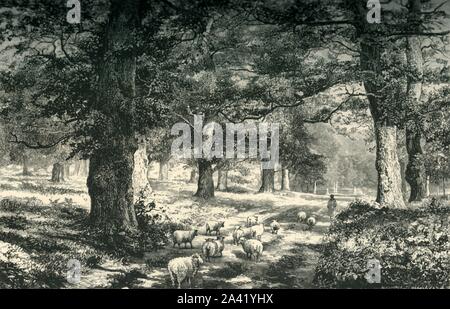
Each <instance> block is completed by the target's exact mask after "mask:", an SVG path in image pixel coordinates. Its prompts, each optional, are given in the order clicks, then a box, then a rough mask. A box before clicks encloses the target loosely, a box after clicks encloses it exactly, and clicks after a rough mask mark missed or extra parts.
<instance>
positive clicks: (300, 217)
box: [297, 211, 307, 223]
mask: <svg viewBox="0 0 450 309" xmlns="http://www.w3.org/2000/svg"><path fill="white" fill-rule="evenodd" d="M306 218H307V215H306V212H304V211H300V212H299V213H298V214H297V222H299V223H302V222H305V221H306Z"/></svg>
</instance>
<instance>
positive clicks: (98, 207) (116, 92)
mask: <svg viewBox="0 0 450 309" xmlns="http://www.w3.org/2000/svg"><path fill="white" fill-rule="evenodd" d="M138 23H139V0H129V1H121V0H111V6H110V16H109V20H108V22H107V24H106V28H105V31H104V34H103V37H102V42H101V43H102V48H103V52H102V55H101V59H100V63H99V66H98V75H99V86H98V91H97V101H96V102H95V108H96V109H97V110H99V111H100V114H101V115H102V118H103V119H102V120H103V121H102V127H101V130H99V131H100V132H97V134H98V136H97V139H98V141H99V143H100V145H99V146H98V147H97V148H96V149H95V151H94V152H93V154H92V155H91V157H90V162H89V175H88V179H87V186H88V192H89V196H90V197H91V212H90V220H91V223H92V224H93V225H95V226H97V227H99V228H102V229H103V230H104V231H106V232H114V231H128V230H134V229H135V228H136V226H137V222H136V215H135V211H134V205H133V197H134V191H133V169H134V154H135V152H136V151H137V150H138V141H137V138H136V137H135V132H134V128H133V119H134V117H133V116H134V100H133V99H134V96H135V73H136V55H135V52H134V50H133V47H134V46H136V40H135V35H136V31H135V30H136V27H137V25H138Z"/></svg>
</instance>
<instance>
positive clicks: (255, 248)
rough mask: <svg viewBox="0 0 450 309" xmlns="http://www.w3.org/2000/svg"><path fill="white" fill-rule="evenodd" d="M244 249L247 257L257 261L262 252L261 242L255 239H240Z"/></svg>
mask: <svg viewBox="0 0 450 309" xmlns="http://www.w3.org/2000/svg"><path fill="white" fill-rule="evenodd" d="M239 242H240V243H241V245H242V249H244V252H245V254H246V255H247V258H248V259H253V260H255V261H256V262H258V261H259V260H260V258H261V255H262V252H263V249H264V247H263V244H262V243H261V242H260V241H259V240H256V239H241V240H240V241H239Z"/></svg>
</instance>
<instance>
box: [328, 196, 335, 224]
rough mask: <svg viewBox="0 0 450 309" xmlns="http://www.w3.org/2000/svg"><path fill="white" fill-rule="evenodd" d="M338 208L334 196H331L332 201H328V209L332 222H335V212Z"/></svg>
mask: <svg viewBox="0 0 450 309" xmlns="http://www.w3.org/2000/svg"><path fill="white" fill-rule="evenodd" d="M336 207H337V201H336V199H335V198H334V195H333V194H331V195H330V199H329V200H328V204H327V208H328V216H330V220H333V217H334V211H335V210H336Z"/></svg>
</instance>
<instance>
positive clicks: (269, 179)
mask: <svg viewBox="0 0 450 309" xmlns="http://www.w3.org/2000/svg"><path fill="white" fill-rule="evenodd" d="M274 191H275V171H274V170H273V169H267V168H266V169H263V168H261V187H260V188H259V192H260V193H262V192H274Z"/></svg>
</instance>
